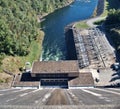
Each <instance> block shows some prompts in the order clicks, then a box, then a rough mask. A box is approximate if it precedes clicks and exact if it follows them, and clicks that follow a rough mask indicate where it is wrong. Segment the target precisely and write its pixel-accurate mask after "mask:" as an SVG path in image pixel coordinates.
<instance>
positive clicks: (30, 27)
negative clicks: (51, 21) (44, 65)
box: [0, 0, 67, 56]
mask: <svg viewBox="0 0 120 109" xmlns="http://www.w3.org/2000/svg"><path fill="white" fill-rule="evenodd" d="M66 3H67V1H66V0H1V1H0V16H1V17H0V39H1V40H0V53H5V54H8V55H22V56H23V55H27V54H28V53H29V49H28V48H29V46H30V43H31V41H32V40H36V38H37V36H39V35H40V34H39V31H38V28H39V27H38V24H37V19H36V18H37V15H43V14H44V13H49V12H52V11H53V10H55V9H57V8H59V7H61V6H63V5H65V4H66Z"/></svg>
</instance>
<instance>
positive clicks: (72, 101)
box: [0, 88, 120, 106]
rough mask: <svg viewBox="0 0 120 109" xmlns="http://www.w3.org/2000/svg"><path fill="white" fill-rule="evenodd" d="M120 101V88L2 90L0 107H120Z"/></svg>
mask: <svg viewBox="0 0 120 109" xmlns="http://www.w3.org/2000/svg"><path fill="white" fill-rule="evenodd" d="M119 100H120V89H119V88H109V89H108V88H104V89H103V88H82V89H4V90H0V106H2V105H26V106H28V105H29V106H43V105H47V106H48V105H81V106H84V105H90V106H91V105H119Z"/></svg>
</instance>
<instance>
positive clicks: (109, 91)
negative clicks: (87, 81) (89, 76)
mask: <svg viewBox="0 0 120 109" xmlns="http://www.w3.org/2000/svg"><path fill="white" fill-rule="evenodd" d="M96 90H100V91H104V92H108V93H112V94H116V95H120V93H117V92H113V91H111V90H105V89H98V88H96Z"/></svg>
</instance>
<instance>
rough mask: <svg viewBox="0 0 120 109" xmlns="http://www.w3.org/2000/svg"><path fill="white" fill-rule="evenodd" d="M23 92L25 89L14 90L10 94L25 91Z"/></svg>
mask: <svg viewBox="0 0 120 109" xmlns="http://www.w3.org/2000/svg"><path fill="white" fill-rule="evenodd" d="M25 90H27V89H21V90H15V91H13V92H12V93H14V92H21V91H25Z"/></svg>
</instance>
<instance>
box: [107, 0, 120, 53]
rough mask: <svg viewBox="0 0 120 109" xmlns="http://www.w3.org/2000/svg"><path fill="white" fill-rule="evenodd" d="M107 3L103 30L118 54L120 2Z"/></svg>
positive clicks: (118, 0) (119, 50) (117, 0)
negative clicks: (106, 14)
mask: <svg viewBox="0 0 120 109" xmlns="http://www.w3.org/2000/svg"><path fill="white" fill-rule="evenodd" d="M107 1H108V6H107V10H108V16H107V18H106V20H105V28H106V30H107V31H108V33H110V34H109V35H110V37H111V39H112V40H113V42H114V45H115V48H116V50H117V51H118V52H119V53H120V0H116V2H115V1H113V0H107Z"/></svg>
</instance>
